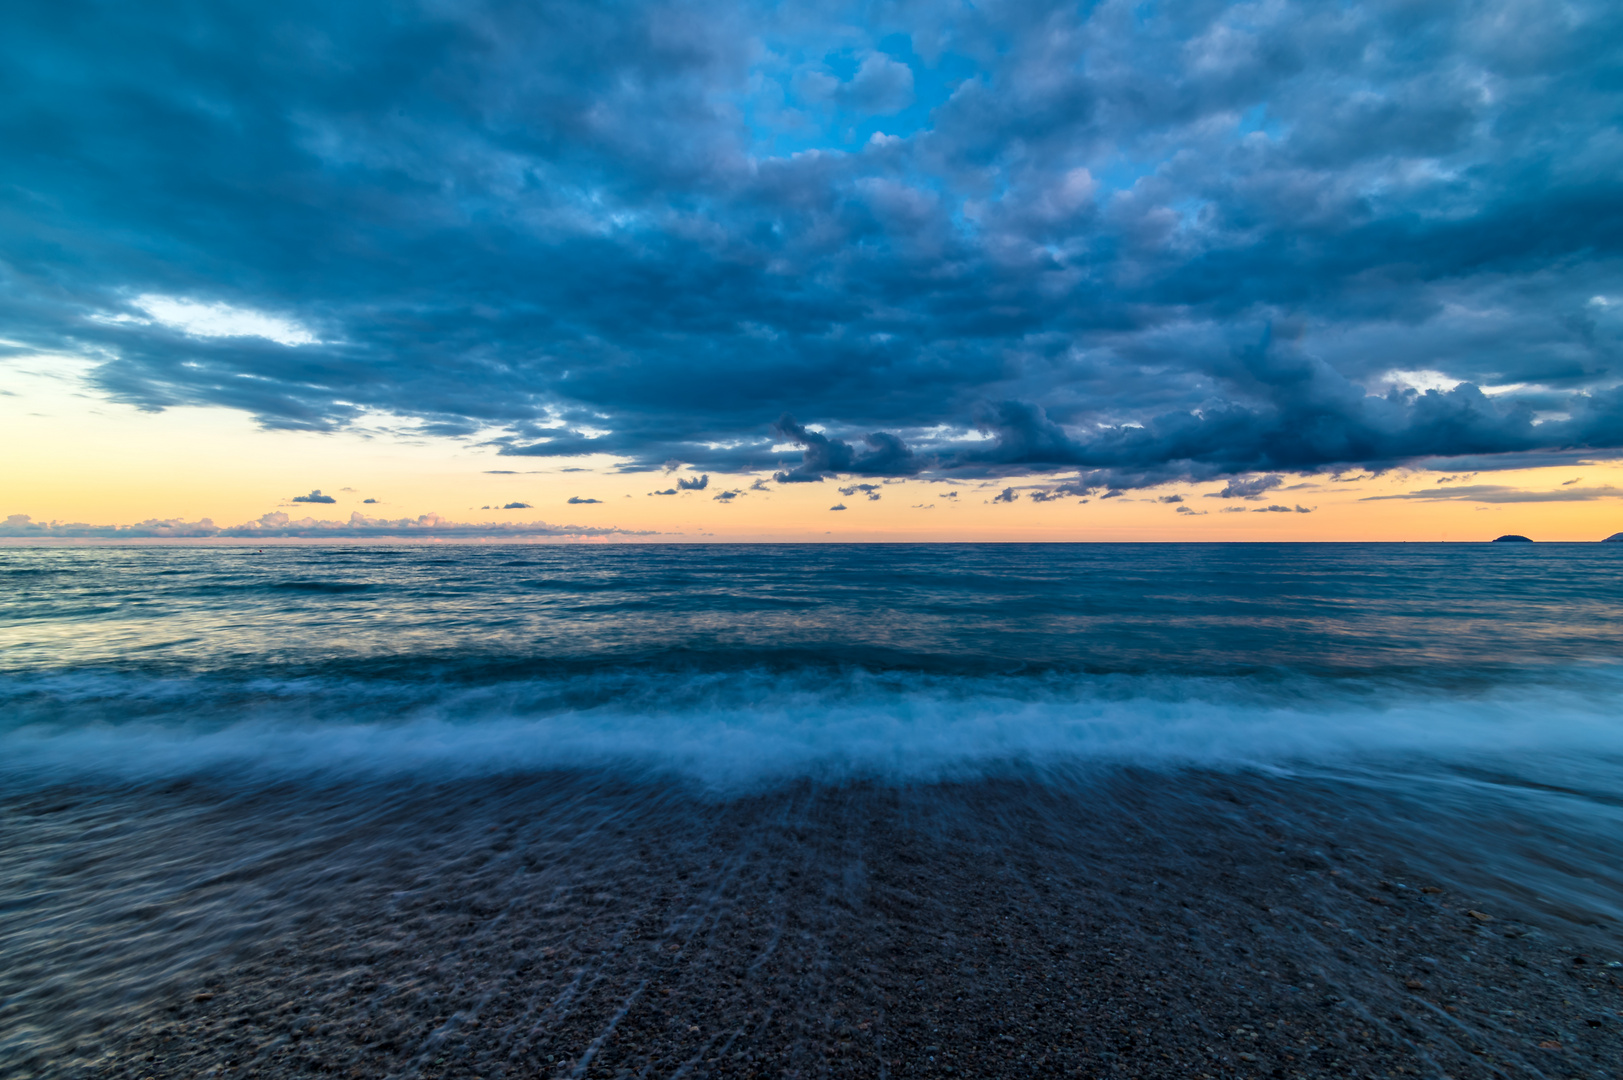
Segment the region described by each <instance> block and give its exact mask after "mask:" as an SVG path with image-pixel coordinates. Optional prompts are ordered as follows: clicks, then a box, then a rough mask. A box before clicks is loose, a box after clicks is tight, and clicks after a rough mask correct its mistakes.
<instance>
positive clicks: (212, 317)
mask: <svg viewBox="0 0 1623 1080" xmlns="http://www.w3.org/2000/svg"><path fill="white" fill-rule="evenodd" d="M135 303H136V305H137V306H138V307H140V308H141V309H142V310H144V311H145V312H146V313H147V314H148V315H151V316H152V318H153V319H154V320H155V321H157V322H160V323H162V324H163V325H164V326H167V327H170V328H171V329H174V330H179V331H180V332H181V333H183V334H191V335H192V336H193V337H262V338H265V339H267V340H269V341H274V342H276V343H277V344H278V345H289V346H293V345H319V344H320V340H319V339H318V338H317V337H316V336H315V335H314V334H312V333H311V332H310V331H309V330H307V329H306V328H305V327H303V326H301V325H299V324H298V323H296V322H293V321H292V320H290V319H279V318H277V317H276V316H274V315H266V314H265V313H264V312H262V311H254V310H252V309H249V308H239V307H232V306H231V305H230V304H200V303H198V302H197V301H195V300H182V299H178V298H176V297H173V296H156V295H152V294H148V295H145V296H138V297H136V298H135ZM110 321H134V320H131V319H128V318H127V317H126V318H123V319H117V318H115V319H114V320H110Z"/></svg>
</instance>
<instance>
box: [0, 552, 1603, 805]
mask: <svg viewBox="0 0 1623 1080" xmlns="http://www.w3.org/2000/svg"><path fill="white" fill-rule="evenodd" d="M1620 568H1623V547H1614V546H1603V545H1529V546H1520V545H1518V546H1515V547H1505V546H1492V545H1464V544H1459V545H985V546H956V545H940V546H900V545H897V546H888V545H887V546H878V545H874V546H760V547H749V546H745V547H732V546H714V547H629V546H622V547H452V548H421V547H417V548H396V549H378V548H345V549H315V548H288V549H273V550H271V551H267V552H265V553H264V554H255V553H254V552H252V551H250V550H218V549H168V548H165V549H158V548H134V549H91V550H63V549H24V550H16V549H14V550H8V551H6V552H4V555H3V561H0V597H3V604H0V612H3V615H0V711H3V715H4V716H5V718H6V719H5V721H4V724H5V732H4V735H3V739H4V746H5V753H4V755H3V757H4V761H5V763H6V764H5V766H4V768H5V770H6V776H7V778H8V782H10V783H13V784H19V783H27V782H38V781H41V780H51V779H57V780H60V779H63V778H68V777H72V776H74V775H89V774H107V775H117V776H122V777H125V778H129V779H138V778H143V777H144V778H149V779H150V778H158V777H164V776H173V775H175V774H182V773H191V772H196V771H206V772H208V773H210V774H214V775H219V774H222V773H226V772H230V771H232V770H239V771H243V772H245V773H247V772H254V771H259V772H265V771H267V770H268V771H274V772H277V773H279V774H283V775H286V774H288V773H294V774H297V773H301V772H311V773H315V772H326V773H331V772H335V771H336V772H337V773H340V774H342V773H345V772H355V773H366V774H369V775H375V774H378V773H387V772H390V771H399V770H406V771H412V772H419V773H420V772H423V771H427V772H430V773H433V772H436V771H439V772H446V773H453V772H456V773H465V772H468V771H473V772H481V771H490V770H515V769H517V770H523V769H536V768H551V767H558V766H566V767H577V766H582V765H610V766H635V767H637V768H643V769H652V770H665V771H673V772H676V773H681V774H683V775H686V776H690V777H693V778H696V779H698V780H700V781H701V782H703V783H706V784H710V785H715V786H720V787H724V788H725V787H732V786H737V785H740V784H752V783H759V782H771V781H772V780H774V779H781V778H783V777H786V776H787V777H795V776H804V775H813V774H817V775H824V776H828V775H851V774H863V775H868V776H876V777H891V778H899V779H919V778H928V777H930V776H934V775H941V774H943V773H949V772H954V773H961V772H963V771H965V770H969V771H975V770H981V769H988V768H1005V767H1010V766H1019V767H1027V768H1037V769H1041V768H1046V767H1050V766H1057V765H1062V764H1066V763H1074V762H1086V761H1121V760H1130V761H1135V762H1141V763H1143V762H1148V763H1157V762H1161V763H1179V762H1183V763H1200V764H1214V763H1228V764H1250V765H1269V766H1280V767H1283V766H1285V765H1287V764H1290V763H1301V762H1308V761H1316V762H1346V761H1351V760H1355V759H1362V758H1364V757H1368V756H1369V755H1372V754H1387V755H1390V754H1394V753H1397V754H1410V755H1422V756H1425V757H1426V758H1427V759H1428V760H1432V759H1439V758H1441V759H1447V760H1449V761H1454V762H1464V761H1472V762H1477V763H1481V762H1484V761H1497V760H1518V761H1524V760H1526V758H1527V756H1528V755H1534V756H1541V755H1542V756H1545V757H1549V758H1550V760H1555V759H1563V760H1565V759H1568V758H1574V757H1575V758H1576V760H1578V761H1580V762H1582V763H1584V767H1585V768H1590V767H1593V766H1594V763H1596V762H1601V761H1605V762H1612V761H1614V760H1615V755H1616V754H1617V753H1618V751H1619V749H1620V747H1623V728H1620V726H1619V724H1618V721H1617V709H1616V703H1617V701H1618V697H1617V692H1618V690H1619V688H1620V687H1623V667H1620V666H1619V665H1618V661H1619V660H1620V658H1623V622H1620V621H1619V619H1618V615H1619V613H1620V612H1623V575H1620V574H1619V569H1620ZM1541 760H1542V758H1541ZM1607 767H1609V766H1607Z"/></svg>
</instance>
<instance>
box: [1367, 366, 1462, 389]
mask: <svg viewBox="0 0 1623 1080" xmlns="http://www.w3.org/2000/svg"><path fill="white" fill-rule="evenodd" d="M1381 381H1382V382H1386V383H1395V384H1396V385H1398V386H1402V387H1407V388H1408V389H1411V390H1419V391H1420V392H1421V393H1425V392H1426V391H1427V390H1452V389H1454V388H1455V387H1456V386H1458V385H1459V384H1460V383H1461V382H1462V381H1463V380H1460V379H1452V378H1449V377H1448V376H1447V375H1444V374H1443V373H1442V372H1441V371H1431V370H1429V369H1423V370H1419V371H1388V372H1387V373H1386V375H1385V376H1384V377H1383V378H1382V380H1381Z"/></svg>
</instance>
